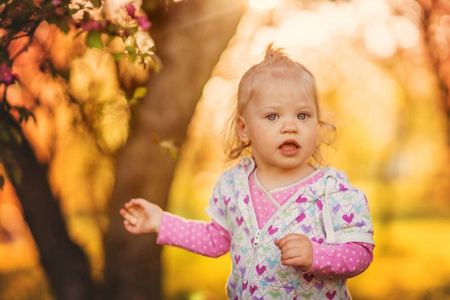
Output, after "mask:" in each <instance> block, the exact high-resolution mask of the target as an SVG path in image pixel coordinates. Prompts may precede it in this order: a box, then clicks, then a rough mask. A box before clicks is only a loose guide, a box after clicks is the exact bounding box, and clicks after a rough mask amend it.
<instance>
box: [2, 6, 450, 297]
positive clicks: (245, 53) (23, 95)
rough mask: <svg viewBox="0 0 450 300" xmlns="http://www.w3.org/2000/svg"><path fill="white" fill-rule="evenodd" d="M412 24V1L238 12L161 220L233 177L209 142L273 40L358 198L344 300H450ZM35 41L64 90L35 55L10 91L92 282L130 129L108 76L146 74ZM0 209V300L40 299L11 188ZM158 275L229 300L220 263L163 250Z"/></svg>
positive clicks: (425, 57) (443, 214) (425, 63)
mask: <svg viewBox="0 0 450 300" xmlns="http://www.w3.org/2000/svg"><path fill="white" fill-rule="evenodd" d="M146 5H147V6H148V5H149V4H148V3H147V4H146ZM423 18H424V13H423V10H422V8H421V7H420V6H419V4H418V3H417V2H416V1H412V0H401V1H383V0H353V1H325V0H323V1H280V3H279V4H278V6H276V7H275V8H274V9H273V10H269V11H256V10H249V11H248V13H247V14H246V15H245V16H244V18H243V19H242V21H241V24H240V27H239V30H238V32H237V33H236V36H235V38H234V39H233V42H232V43H230V45H229V47H228V49H227V50H226V51H225V52H224V53H223V55H222V58H221V60H220V61H219V63H218V65H217V66H216V69H215V71H214V73H213V75H212V77H211V79H210V80H209V82H208V83H207V84H206V86H205V88H204V91H203V97H202V99H201V102H200V103H199V105H198V108H197V111H196V115H195V116H194V118H193V120H192V122H191V125H190V128H189V140H188V142H187V143H186V144H185V145H183V148H182V149H181V151H180V152H178V149H176V148H174V146H173V144H171V143H170V141H167V142H166V144H164V145H165V147H166V148H165V149H166V150H168V151H169V152H170V153H173V155H177V156H179V165H178V170H177V175H176V177H175V178H174V182H173V186H172V191H171V197H170V206H169V211H170V212H172V213H176V214H180V215H182V216H184V217H187V218H192V219H204V220H207V219H208V217H207V215H206V214H205V212H204V209H205V207H206V206H207V205H208V202H209V197H210V194H211V191H212V188H213V185H214V183H215V181H216V180H217V178H218V177H219V175H220V174H221V173H222V171H223V170H225V169H226V168H228V167H229V166H230V163H224V161H225V155H224V154H223V151H222V147H221V146H222V145H221V136H220V131H221V129H222V127H223V124H224V123H225V121H226V119H227V114H228V111H229V103H230V101H232V100H233V97H234V95H235V91H236V86H237V83H238V80H239V77H240V75H241V74H242V73H243V72H244V71H245V70H246V69H247V68H248V67H249V66H250V65H252V64H253V63H255V62H257V61H259V60H260V59H262V55H263V49H264V48H265V46H266V45H267V44H268V43H269V42H272V41H274V42H275V44H277V45H279V46H282V47H285V49H286V51H287V52H288V53H289V55H290V56H291V57H293V58H294V59H296V60H298V61H300V62H302V63H303V64H304V65H306V66H307V67H308V68H309V69H310V70H311V71H312V72H313V73H314V74H315V75H316V78H317V82H318V86H319V90H320V93H321V102H322V110H323V112H324V116H325V117H326V119H327V120H328V121H330V122H331V123H333V124H335V125H336V126H337V127H338V130H339V135H338V136H339V138H338V141H337V143H336V145H335V147H331V148H326V149H324V154H325V157H326V160H327V161H328V163H329V164H330V165H332V166H334V167H336V168H338V169H343V170H344V171H345V172H346V173H347V174H348V175H349V177H350V179H351V181H352V183H353V184H354V185H355V186H357V187H359V188H361V189H362V190H364V191H365V192H366V193H367V196H368V198H369V203H370V207H371V210H372V216H373V219H374V224H375V242H376V248H375V259H374V262H373V264H372V265H371V266H370V267H369V269H368V270H367V271H366V272H365V273H363V274H362V275H360V276H358V277H356V278H353V279H350V280H349V285H350V290H351V293H352V295H353V298H354V299H355V300H358V299H446V298H450V281H449V280H448V278H450V253H449V252H448V251H447V250H446V246H447V244H446V243H447V242H446V239H445V237H446V235H447V232H448V231H449V230H450V221H448V220H449V216H450V198H449V195H448V191H449V190H450V168H449V162H450V159H449V141H448V135H449V132H448V117H447V115H446V108H445V107H443V105H442V95H441V93H442V89H441V86H440V78H438V76H437V73H436V69H435V67H434V65H433V59H432V57H431V56H430V53H429V51H428V50H427V49H428V48H427V44H426V42H427V34H429V32H425V31H424V29H423V21H424V20H423ZM39 30H40V31H39V32H38V33H39V34H40V35H38V37H42V38H43V40H47V41H48V43H49V44H48V46H46V47H45V48H44V50H45V51H47V52H48V53H50V55H51V57H52V60H53V64H54V65H55V66H60V67H61V66H64V67H63V68H62V69H66V70H67V73H68V74H69V75H70V80H69V82H68V83H67V86H65V85H64V84H61V82H60V81H59V80H58V79H57V78H53V77H51V76H47V75H45V74H44V73H43V72H41V71H40V68H39V67H40V66H39V64H38V63H36V64H35V65H32V66H31V67H30V66H29V65H28V67H27V68H25V67H24V64H25V62H27V63H29V62H30V61H38V58H39V57H41V56H42V55H44V54H43V52H45V51H42V49H40V48H39V47H30V48H29V49H28V53H26V54H23V56H25V58H23V62H21V61H20V60H18V61H17V62H16V63H17V64H18V65H17V68H18V70H19V69H20V67H23V68H24V69H23V71H22V72H21V73H20V78H21V79H22V80H23V81H24V82H29V85H28V86H27V91H23V90H22V89H21V88H19V87H15V88H13V89H11V91H10V93H15V97H14V98H15V99H19V100H20V101H21V102H19V103H25V104H27V105H30V107H33V108H34V110H33V111H34V115H35V116H36V118H37V119H38V120H39V123H38V124H35V123H33V122H28V123H27V124H26V125H25V126H24V130H25V131H26V133H27V137H29V139H30V141H32V144H33V147H34V149H35V150H36V153H37V154H38V156H39V157H40V159H42V160H43V161H50V162H51V164H50V173H51V181H52V185H53V187H54V190H55V193H57V194H59V195H60V198H61V205H62V208H63V211H64V214H65V216H66V219H67V224H68V227H69V230H70V234H71V236H72V237H73V238H74V239H75V240H76V241H77V242H78V243H79V244H80V245H82V247H83V249H84V250H85V251H86V253H88V255H89V258H90V262H91V266H92V270H93V271H92V272H93V277H94V278H95V279H96V280H98V281H101V280H102V276H103V273H102V271H103V257H102V255H103V249H102V247H103V243H102V233H103V230H104V229H105V227H106V226H107V224H108V220H107V218H106V214H105V212H106V210H107V206H108V205H107V199H108V195H109V192H110V191H111V188H112V186H113V184H114V176H113V168H114V166H113V163H114V159H113V155H112V153H114V152H115V151H116V150H117V149H118V147H120V145H121V144H122V143H123V142H124V141H125V139H126V138H127V136H128V127H127V126H128V125H127V124H128V121H129V118H130V113H129V110H128V108H127V100H126V99H127V98H126V97H125V95H124V92H123V90H121V84H122V85H123V84H124V83H119V79H118V77H117V74H130V75H129V76H130V78H132V77H133V76H135V77H138V78H140V79H139V80H142V81H143V80H145V79H146V77H145V76H146V75H145V74H144V72H143V71H142V70H139V69H138V70H137V71H136V70H135V69H133V68H131V67H130V64H129V63H130V62H129V61H126V60H123V59H121V60H120V61H119V64H116V62H115V60H114V55H112V54H110V53H105V52H104V51H100V50H98V49H89V50H86V51H85V49H83V51H81V53H80V44H78V43H77V42H76V40H74V37H75V34H72V35H71V33H69V34H68V35H64V34H58V33H55V32H54V30H52V29H51V26H50V27H49V26H42V27H41V28H40V29H39ZM111 46H112V47H113V46H114V43H112V45H111ZM116 46H117V47H119V49H120V47H123V45H122V44H119V45H116ZM118 52H120V51H118ZM74 53H75V54H77V55H74ZM69 62H70V63H69ZM127 72H128V73H127ZM133 72H135V73H133ZM27 76H28V77H27ZM31 78H33V80H31ZM120 78H125V81H126V78H127V77H126V76H125V77H123V76H121V77H120ZM130 80H131V79H130ZM126 84H127V83H126V82H125V85H126ZM130 86H131V84H130ZM66 87H67V88H68V89H69V90H70V92H69V94H67V93H65V92H64V88H66ZM138 93H139V92H138ZM16 96H17V97H16ZM30 96H31V97H30ZM30 98H33V99H39V101H41V102H43V103H45V106H44V105H36V103H35V102H30V101H29V100H28V101H27V99H30ZM71 98H73V99H76V101H71ZM63 100H64V101H63ZM66 100H67V101H66ZM75 103H76V104H75ZM74 106H75V107H74ZM77 107H78V109H77ZM174 109H176V108H174ZM80 111H83V112H86V114H82V113H80ZM84 115H86V116H84ZM152 138H153V140H154V142H155V143H158V144H161V141H160V140H159V139H158V138H157V137H152V136H149V139H152ZM0 197H1V199H0V257H1V258H2V259H1V260H0V299H3V298H6V299H18V300H19V299H20V300H22V299H51V296H50V295H49V292H48V290H47V286H46V280H45V277H43V276H42V270H40V267H39V257H38V254H37V252H36V249H35V248H34V244H33V241H32V238H31V235H30V234H29V231H28V229H27V227H26V225H25V223H24V222H23V220H22V219H21V214H20V205H19V203H18V201H17V199H16V198H15V196H14V193H13V191H12V190H11V186H10V185H9V183H8V182H6V183H5V187H4V189H3V190H2V191H1V192H0ZM163 262H164V268H163V272H164V279H165V280H164V289H165V294H166V298H167V299H195V300H205V299H211V300H213V299H214V300H215V299H226V296H225V282H226V279H227V277H228V274H229V272H230V267H231V261H230V259H229V258H228V256H226V255H225V256H223V257H221V258H218V259H212V258H206V257H202V256H199V255H195V254H191V253H188V252H186V251H184V250H182V249H177V248H170V247H166V248H165V249H164V253H163ZM131 267H132V266H131ZM19 284H20V290H18V286H19Z"/></svg>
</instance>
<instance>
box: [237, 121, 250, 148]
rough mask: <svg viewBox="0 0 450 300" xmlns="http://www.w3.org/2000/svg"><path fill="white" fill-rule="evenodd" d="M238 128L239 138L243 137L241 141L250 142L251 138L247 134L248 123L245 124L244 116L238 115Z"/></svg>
mask: <svg viewBox="0 0 450 300" xmlns="http://www.w3.org/2000/svg"><path fill="white" fill-rule="evenodd" d="M236 128H237V133H238V135H239V138H240V139H241V142H243V143H244V144H246V143H248V142H250V138H249V137H248V134H247V125H246V124H245V120H244V117H242V116H239V117H238V119H237V120H236Z"/></svg>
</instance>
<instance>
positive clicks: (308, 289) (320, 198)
mask: <svg viewBox="0 0 450 300" xmlns="http://www.w3.org/2000/svg"><path fill="white" fill-rule="evenodd" d="M254 168H255V163H254V160H253V159H252V158H250V157H244V158H242V160H241V163H240V164H239V165H238V166H236V167H234V168H232V169H230V170H228V171H226V172H225V173H224V174H222V176H221V177H220V179H219V180H218V181H217V183H216V186H215V188H214V192H213V196H212V198H211V201H210V205H209V206H208V208H207V212H208V214H209V215H210V216H211V218H212V219H213V220H214V221H215V222H217V223H218V224H219V225H221V226H222V227H223V228H225V229H226V230H228V231H229V233H230V236H231V245H230V255H231V258H232V272H231V274H230V276H229V278H228V282H227V294H228V298H229V299H233V300H234V299H246V300H247V299H280V300H282V299H290V300H292V299H351V298H350V295H349V293H348V291H347V287H346V279H334V278H324V277H320V276H316V275H314V274H310V273H302V272H301V271H300V270H299V269H298V268H297V267H292V266H285V265H283V264H281V263H280V257H281V252H280V250H279V249H278V247H277V246H275V244H274V242H275V240H277V239H280V238H283V237H284V236H286V235H287V234H289V233H300V234H305V235H306V236H308V237H309V238H310V239H311V240H313V241H319V240H321V241H324V242H325V243H328V244H332V243H347V242H363V243H369V244H373V229H372V221H371V218H370V215H369V207H368V203H367V200H366V198H365V195H364V194H363V193H362V192H361V191H360V190H358V189H355V188H354V187H353V186H351V185H350V183H349V182H348V179H347V176H346V175H345V174H344V173H343V172H341V171H336V170H335V169H333V168H324V169H322V171H323V173H324V176H323V177H321V178H320V179H319V180H317V181H316V182H314V183H312V184H309V185H306V186H303V187H301V188H300V189H299V190H298V191H297V192H296V193H295V194H294V195H293V197H291V199H289V200H288V201H287V202H286V203H285V204H284V205H283V206H281V208H279V209H278V210H277V212H276V213H275V214H274V215H273V216H272V217H271V218H270V220H269V221H268V222H267V223H266V225H265V226H264V227H263V228H262V229H261V230H259V229H258V225H257V220H256V216H255V213H254V209H253V206H252V201H251V199H250V191H249V186H248V176H249V174H250V173H251V172H252V171H253V170H254Z"/></svg>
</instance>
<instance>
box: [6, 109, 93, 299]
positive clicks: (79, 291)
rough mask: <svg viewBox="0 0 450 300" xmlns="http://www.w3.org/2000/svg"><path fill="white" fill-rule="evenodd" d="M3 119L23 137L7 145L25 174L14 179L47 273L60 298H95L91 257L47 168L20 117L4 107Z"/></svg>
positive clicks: (11, 169)
mask: <svg viewBox="0 0 450 300" xmlns="http://www.w3.org/2000/svg"><path fill="white" fill-rule="evenodd" d="M0 119H1V120H2V121H3V122H4V124H8V126H11V127H14V128H15V129H16V132H17V133H20V136H21V139H22V142H21V143H17V142H15V141H13V140H11V141H10V142H9V143H8V145H7V146H8V149H9V150H10V151H11V154H12V157H13V159H14V160H15V161H16V162H17V163H18V166H19V168H20V171H21V174H22V178H21V180H20V182H16V181H15V180H11V182H12V184H13V186H14V188H15V190H16V193H17V196H18V198H19V199H20V202H21V204H22V208H23V215H24V219H25V221H26V222H27V223H28V226H29V228H30V230H31V233H32V235H33V238H34V240H35V242H36V245H37V247H38V249H39V253H40V260H41V264H42V266H43V268H44V269H45V271H46V272H47V275H48V278H49V280H50V283H51V285H52V287H53V292H54V294H55V296H56V298H57V299H61V300H88V299H93V288H92V283H91V276H90V268H89V264H88V261H87V258H86V256H85V254H84V252H83V251H82V250H81V249H80V247H79V246H78V245H76V244H74V243H73V242H72V240H71V239H70V238H69V235H68V233H67V229H66V224H65V222H64V219H63V216H62V214H61V210H60V208H59V202H58V200H57V199H56V198H55V196H54V195H53V194H52V191H51V188H50V184H49V181H48V174H47V167H46V166H44V165H42V164H40V163H39V161H38V160H37V158H36V156H35V154H34V152H33V150H32V148H31V147H30V145H29V144H28V141H27V139H26V137H25V136H24V135H23V132H22V130H21V127H20V125H19V124H18V123H17V122H16V120H14V119H13V118H12V117H11V115H9V113H8V112H6V111H4V110H0ZM3 165H4V168H5V169H6V171H7V173H9V174H12V173H13V172H15V171H17V170H14V168H15V166H13V165H11V164H10V163H8V162H6V161H5V162H3Z"/></svg>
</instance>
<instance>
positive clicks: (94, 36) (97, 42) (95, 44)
mask: <svg viewBox="0 0 450 300" xmlns="http://www.w3.org/2000/svg"><path fill="white" fill-rule="evenodd" d="M86 44H87V45H88V46H89V47H91V48H97V49H103V42H102V38H101V33H100V32H98V31H89V33H88V34H87V37H86Z"/></svg>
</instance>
